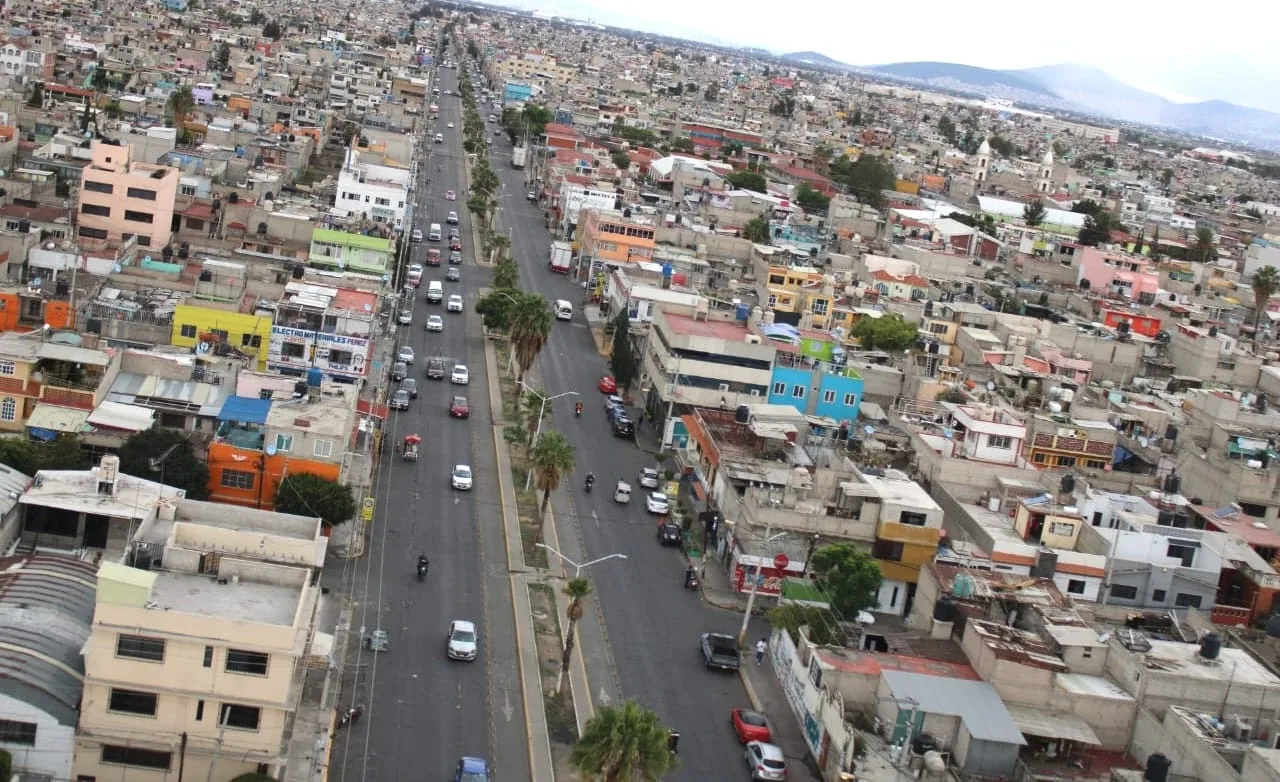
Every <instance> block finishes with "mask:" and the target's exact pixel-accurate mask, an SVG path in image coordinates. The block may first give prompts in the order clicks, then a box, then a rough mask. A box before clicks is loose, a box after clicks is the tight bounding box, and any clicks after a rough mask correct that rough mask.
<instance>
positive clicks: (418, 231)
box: [409, 228, 422, 242]
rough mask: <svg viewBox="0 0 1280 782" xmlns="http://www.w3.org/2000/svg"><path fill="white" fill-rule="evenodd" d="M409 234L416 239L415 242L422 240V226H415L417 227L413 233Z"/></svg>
mask: <svg viewBox="0 0 1280 782" xmlns="http://www.w3.org/2000/svg"><path fill="white" fill-rule="evenodd" d="M409 236H410V237H411V239H412V240H413V241H415V242H420V241H422V229H421V228H415V229H413V232H412V233H411V234H409Z"/></svg>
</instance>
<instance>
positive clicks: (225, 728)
mask: <svg viewBox="0 0 1280 782" xmlns="http://www.w3.org/2000/svg"><path fill="white" fill-rule="evenodd" d="M326 543H327V539H326V538H325V537H324V536H323V534H322V532H321V525H320V520H319V519H308V518H304V517H300V516H288V515H284V514H276V513H268V512H262V511H253V510H247V509H243V508H234V509H233V508H228V507H227V506H225V505H213V504H209V503H202V502H187V501H178V500H173V501H169V502H166V503H164V504H163V506H162V509H161V513H160V514H159V515H157V516H153V517H151V518H150V519H148V520H147V521H146V522H145V523H144V524H142V525H141V526H140V527H139V528H138V530H137V532H136V534H135V535H134V536H133V537H132V541H131V545H130V549H129V551H128V554H127V556H126V558H125V559H124V560H123V561H121V562H115V561H108V562H104V563H103V565H102V567H101V569H100V570H99V573H98V589H97V600H96V607H95V609H94V615H93V628H92V631H91V633H90V635H89V639H88V642H87V643H86V644H85V647H84V660H85V691H84V698H83V702H82V706H81V713H80V724H79V728H78V730H77V733H76V749H75V768H74V770H75V773H76V775H77V778H81V779H83V778H86V777H88V778H97V779H114V778H119V777H121V776H122V775H123V776H124V777H125V778H128V779H130V780H165V779H171V778H173V777H174V775H175V774H176V773H177V770H178V769H179V768H181V769H182V770H183V773H184V774H185V775H189V776H190V777H191V778H193V779H205V778H210V779H231V778H234V777H235V776H237V775H239V774H244V773H250V772H258V773H263V774H268V775H272V776H276V775H279V774H280V773H281V771H282V769H283V766H284V756H283V752H284V748H285V747H286V746H287V745H288V741H287V739H288V737H289V730H290V726H291V722H292V717H293V715H294V714H295V712H296V710H297V708H298V705H299V702H300V699H301V697H302V682H303V677H304V676H305V674H306V670H307V668H308V665H309V663H310V658H311V656H312V655H313V654H320V655H323V654H325V653H327V651H326V650H327V648H328V646H329V636H327V635H324V634H317V633H316V631H315V620H316V613H317V607H318V605H319V602H320V587H319V585H318V584H317V582H316V575H317V573H318V569H319V567H320V566H321V565H322V564H323V562H324V554H325V548H326ZM126 563H129V564H126Z"/></svg>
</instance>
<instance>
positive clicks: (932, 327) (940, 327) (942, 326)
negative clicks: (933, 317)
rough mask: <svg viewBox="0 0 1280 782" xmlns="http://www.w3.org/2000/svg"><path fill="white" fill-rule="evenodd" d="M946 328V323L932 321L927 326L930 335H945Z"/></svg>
mask: <svg viewBox="0 0 1280 782" xmlns="http://www.w3.org/2000/svg"><path fill="white" fill-rule="evenodd" d="M948 328H949V326H948V324H947V323H946V321H933V322H932V323H930V324H929V333H930V334H946V333H947V329H948Z"/></svg>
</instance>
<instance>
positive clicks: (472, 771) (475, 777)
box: [453, 757, 493, 782]
mask: <svg viewBox="0 0 1280 782" xmlns="http://www.w3.org/2000/svg"><path fill="white" fill-rule="evenodd" d="M453 782H493V777H491V776H489V763H488V762H487V761H486V760H485V759H484V758H470V757H466V758H462V759H461V760H459V761H458V770H457V772H455V773H454V775H453Z"/></svg>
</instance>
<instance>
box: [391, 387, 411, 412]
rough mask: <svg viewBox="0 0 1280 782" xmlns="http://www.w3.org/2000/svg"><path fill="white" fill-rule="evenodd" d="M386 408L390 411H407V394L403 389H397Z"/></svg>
mask: <svg viewBox="0 0 1280 782" xmlns="http://www.w3.org/2000/svg"><path fill="white" fill-rule="evenodd" d="M387 406H388V407H390V408H391V409H392V410H408V409H409V392H408V391H406V390H404V389H403V388H397V389H396V392H395V393H394V394H392V395H391V401H390V402H388V403H387Z"/></svg>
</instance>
